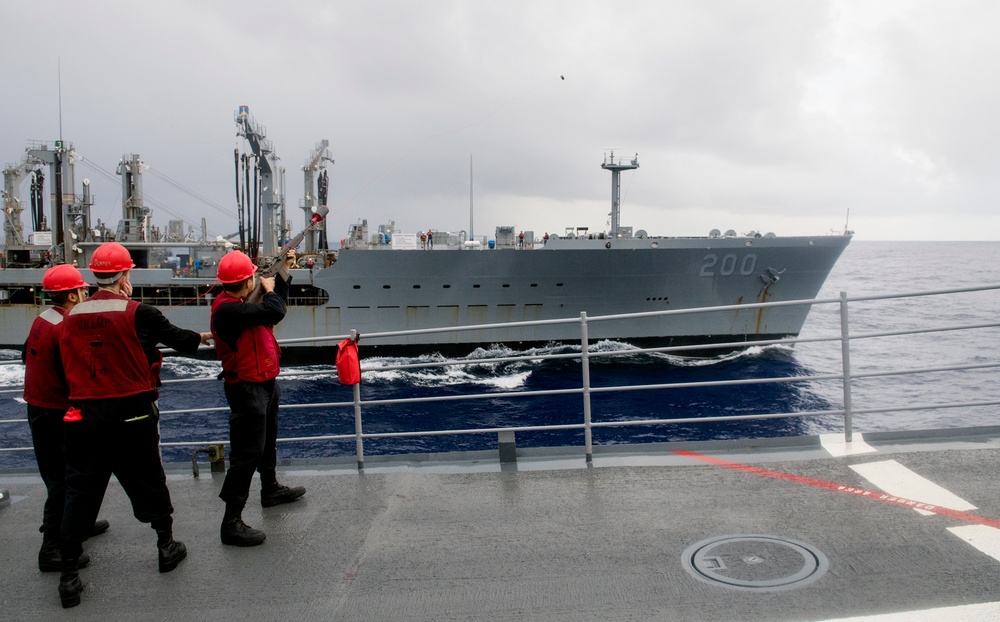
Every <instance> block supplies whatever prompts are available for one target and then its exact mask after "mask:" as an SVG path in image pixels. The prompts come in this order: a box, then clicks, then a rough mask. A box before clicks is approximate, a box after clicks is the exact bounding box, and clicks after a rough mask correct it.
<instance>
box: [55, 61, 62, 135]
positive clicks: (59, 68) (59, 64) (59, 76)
mask: <svg viewBox="0 0 1000 622" xmlns="http://www.w3.org/2000/svg"><path fill="white" fill-rule="evenodd" d="M56 73H57V79H58V81H59V144H60V145H61V144H62V139H63V136H62V58H61V57H60V58H57V59H56Z"/></svg>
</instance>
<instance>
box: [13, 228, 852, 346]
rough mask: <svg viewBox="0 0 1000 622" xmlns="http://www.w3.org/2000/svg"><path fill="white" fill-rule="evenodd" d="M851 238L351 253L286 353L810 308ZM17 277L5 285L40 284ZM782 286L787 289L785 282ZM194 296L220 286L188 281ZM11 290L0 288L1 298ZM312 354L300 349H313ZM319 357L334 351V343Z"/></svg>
mask: <svg viewBox="0 0 1000 622" xmlns="http://www.w3.org/2000/svg"><path fill="white" fill-rule="evenodd" d="M850 239H851V238H850V236H820V237H786V238H778V237H774V238H643V239H640V238H635V239H628V240H613V241H612V240H603V239H600V240H599V239H593V240H590V239H583V240H572V239H553V240H550V242H549V244H548V245H547V246H545V247H543V248H537V249H534V250H511V249H504V250H454V249H452V250H433V251H421V250H418V251H400V250H344V251H341V252H340V255H339V258H338V261H337V262H336V263H335V264H334V265H333V266H331V267H330V268H326V269H322V270H315V271H311V272H310V271H308V270H296V271H293V276H294V278H295V282H296V283H304V282H311V283H312V284H313V285H315V286H316V287H318V288H320V289H322V290H324V291H326V292H327V293H328V294H329V297H330V298H329V302H328V303H327V304H326V305H324V306H291V307H289V313H288V315H287V317H286V318H285V320H284V321H283V322H281V323H280V324H279V325H278V326H277V327H276V334H277V336H278V338H279V339H292V338H310V337H315V336H326V335H346V334H348V333H349V332H350V331H351V330H352V329H354V330H357V331H359V332H361V333H362V335H366V334H367V335H371V334H372V333H378V332H386V331H397V330H419V329H429V328H440V327H457V326H467V325H473V324H493V323H502V322H518V321H529V320H556V319H563V318H579V316H580V313H581V312H586V313H587V315H588V317H593V316H602V315H614V314H622V313H636V312H646V311H659V310H668V309H683V308H694V307H709V306H720V305H737V304H748V303H755V302H776V301H785V300H808V299H812V298H814V297H815V296H816V295H817V293H818V292H819V290H820V288H821V287H822V285H823V282H824V281H825V280H826V277H827V275H828V274H829V273H830V270H831V269H832V268H833V266H834V264H835V263H836V261H837V259H838V258H839V256H840V254H841V253H842V252H843V250H844V248H845V247H846V246H847V244H848V243H849V242H850ZM40 272H41V271H38V270H9V271H5V273H4V274H3V275H2V282H6V283H27V282H34V281H35V280H38V279H40ZM775 277H777V278H775ZM178 281H179V280H177V279H171V278H170V272H169V271H165V270H135V271H134V274H133V276H132V282H133V284H134V285H141V284H157V283H159V284H163V285H167V284H168V283H171V282H174V283H177V282H178ZM182 281H183V283H184V284H187V285H190V284H194V283H199V282H201V283H210V282H212V281H211V280H210V279H183V280H182ZM0 286H2V284H0ZM199 302H200V303H201V304H200V305H198V306H174V307H170V306H164V307H161V308H162V309H163V311H164V313H165V315H166V316H167V317H168V318H169V319H170V320H171V321H172V322H174V323H175V324H177V325H179V326H183V327H186V328H191V329H194V330H207V328H208V322H209V306H208V304H207V301H205V300H202V301H199ZM40 310H41V307H40V306H39V305H30V304H5V305H0V343H3V344H6V345H8V346H11V345H17V344H21V343H23V341H24V339H25V337H26V335H27V331H28V328H29V327H30V326H31V322H32V321H33V320H34V318H35V317H36V316H37V315H38V313H39V312H40ZM808 312H809V307H808V306H807V305H795V306H787V307H775V308H769V309H766V310H760V309H746V310H735V311H726V312H714V313H707V314H685V315H668V316H658V317H644V318H632V319H627V320H609V321H592V322H588V331H589V335H590V338H591V339H592V340H598V339H618V340H624V341H641V342H643V343H657V342H660V343H688V342H697V341H701V340H705V341H712V342H716V343H718V342H722V341H740V340H749V339H754V338H758V337H771V336H783V335H797V334H798V333H799V331H800V330H801V328H802V325H803V323H804V322H805V319H806V316H807V314H808ZM579 338H580V326H579V324H578V323H571V324H548V325H542V326H526V327H517V326H515V327H506V328H497V329H489V330H476V331H460V332H451V333H427V334H418V335H408V336H401V337H400V336H397V337H383V338H368V337H366V338H365V339H364V340H363V343H364V344H365V345H368V346H379V347H378V348H377V349H378V350H381V351H391V350H393V349H399V348H405V349H408V350H412V349H425V348H424V346H428V348H426V349H434V348H435V347H437V348H438V349H456V348H457V349H461V348H465V349H471V347H473V346H474V345H478V344H491V343H508V344H524V343H546V342H550V341H572V340H579ZM312 345H313V344H296V347H307V348H308V347H310V346H312ZM321 345H327V346H329V345H333V344H332V343H330V342H324V343H323V344H321Z"/></svg>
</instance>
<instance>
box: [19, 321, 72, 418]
mask: <svg viewBox="0 0 1000 622" xmlns="http://www.w3.org/2000/svg"><path fill="white" fill-rule="evenodd" d="M64 313H66V310H65V309H62V308H61V307H52V308H50V309H46V310H45V311H43V312H42V313H41V315H39V316H38V317H36V318H35V322H34V323H33V324H32V325H31V332H29V333H28V340H27V341H26V342H25V343H24V401H25V402H28V403H29V404H31V405H32V406H37V407H39V408H53V409H60V410H65V409H66V408H69V387H68V386H67V385H66V377H65V376H64V375H63V374H62V373H61V372H62V361H60V360H59V354H58V349H59V336H60V335H61V334H62V321H63V314H64Z"/></svg>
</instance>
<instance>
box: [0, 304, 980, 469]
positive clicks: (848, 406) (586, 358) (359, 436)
mask: <svg viewBox="0 0 1000 622" xmlns="http://www.w3.org/2000/svg"><path fill="white" fill-rule="evenodd" d="M996 290H1000V285H983V286H977V287H965V288H957V289H943V290H934V291H922V292H912V293H903V294H886V295H878V296H859V297H854V298H851V297H849V296H848V295H847V294H846V293H845V292H841V294H840V297H839V298H829V299H814V300H793V301H783V302H776V303H754V304H745V305H726V306H717V307H705V308H699V309H677V310H669V311H656V312H645V313H634V314H616V315H604V316H593V317H591V316H588V315H587V314H586V313H581V314H580V316H579V317H577V318H565V319H559V320H542V321H527V322H512V323H507V324H479V325H474V326H462V327H457V328H455V327H451V328H437V329H421V330H411V331H391V332H380V333H366V334H365V335H364V336H363V337H364V338H363V339H362V342H361V343H362V352H363V343H364V339H367V338H376V337H396V336H405V335H416V334H429V333H449V332H458V331H469V330H482V329H490V328H502V327H509V326H534V325H542V324H571V323H575V324H578V325H579V327H580V341H579V345H580V352H573V353H563V354H537V353H536V354H531V355H520V356H509V357H497V358H488V359H476V360H475V363H476V364H477V365H478V364H485V363H506V362H517V361H527V360H531V361H538V360H555V359H573V360H579V361H580V362H581V378H580V385H579V387H573V388H568V389H554V390H545V391H508V392H499V393H498V392H492V393H477V394H468V395H438V396H429V397H419V398H397V399H367V400H362V399H361V394H360V388H359V386H358V385H355V386H354V387H353V397H354V399H353V400H352V401H339V402H318V403H309V404H282V406H281V408H282V410H293V409H330V408H353V410H354V423H355V426H354V427H355V432H354V434H340V435H318V436H305V437H290V438H279V439H278V442H283V443H284V442H302V441H323V442H327V441H343V440H351V439H353V440H354V441H355V450H356V455H357V464H358V468H359V469H360V468H363V467H364V459H365V458H364V442H365V440H366V439H377V438H400V437H415V436H441V435H463V434H498V435H499V437H500V444H501V454H503V445H504V443H509V444H511V446H512V444H513V435H514V434H516V433H517V432H537V431H546V430H583V432H584V455H585V459H586V460H587V461H588V462H589V461H591V460H592V458H593V437H592V430H593V429H594V428H604V427H624V426H646V425H679V424H705V423H719V422H727V421H728V422H731V421H755V420H762V419H782V418H807V417H820V416H823V417H826V416H830V415H835V416H841V417H843V432H844V440H845V442H850V441H851V440H852V427H853V416H854V415H856V414H870V413H884V412H899V411H915V410H932V409H948V408H968V407H980V406H992V405H998V404H1000V400H992V399H991V400H982V401H958V400H956V399H954V398H948V397H946V398H944V399H942V401H940V402H932V403H908V404H905V405H902V404H901V405H894V406H891V407H881V406H880V407H867V408H866V407H864V406H861V407H859V406H858V405H855V404H853V400H852V386H853V384H854V382H855V381H856V380H860V379H864V378H878V377H887V376H911V375H918V374H929V373H938V372H967V371H973V370H983V369H990V368H996V367H1000V362H985V363H983V362H970V363H959V364H951V365H941V366H931V367H911V368H905V369H883V370H878V371H867V372H863V373H852V371H851V353H852V348H851V344H852V342H856V341H858V340H867V339H877V338H885V337H896V336H908V335H917V334H930V333H945V332H959V331H976V330H983V329H990V328H997V327H1000V322H986V323H974V324H961V325H947V326H934V325H928V326H923V327H919V328H911V329H901V330H892V331H879V332H869V333H852V332H851V330H850V329H851V323H850V314H849V310H850V304H851V303H860V302H873V301H883V300H895V299H904V298H915V297H927V296H949V295H957V294H962V293H969V292H984V291H996ZM791 305H812V306H814V307H815V306H819V305H837V306H838V314H839V318H840V332H839V334H833V335H828V336H824V337H810V338H802V337H800V338H788V339H769V340H761V341H738V342H729V343H706V344H694V345H685V346H671V347H659V348H639V349H629V350H615V351H600V352H592V351H591V350H590V349H589V346H590V342H589V338H588V327H589V325H590V324H592V323H594V322H602V321H608V320H622V319H632V318H639V317H649V316H658V315H681V314H691V313H715V312H720V311H728V310H745V309H748V308H758V307H777V306H791ZM349 337H351V335H331V336H326V337H309V338H301V339H285V340H282V341H281V344H282V345H292V344H303V343H322V342H326V341H329V342H338V341H341V340H343V339H346V338H349ZM822 342H840V344H841V348H840V363H841V373H838V374H814V375H806V376H795V377H766V378H752V379H742V380H720V381H704V382H682V383H661V384H644V385H617V386H602V387H593V386H591V381H590V380H591V379H590V360H591V359H593V358H596V357H611V356H616V355H622V354H635V353H637V352H646V353H685V352H691V351H698V350H701V351H704V350H706V349H720V348H726V349H732V348H746V347H751V346H770V345H793V344H803V343H822ZM991 351H996V348H992V349H991ZM361 363H362V367H361V371H362V374H364V373H365V371H371V370H366V368H365V365H364V363H365V361H364V359H362V361H361ZM7 364H19V363H18V362H16V361H8V362H7ZM468 364H469V361H468V360H453V359H448V360H442V361H434V362H423V363H406V364H399V365H392V366H379V367H378V371H380V372H384V371H392V370H407V369H420V368H432V367H447V366H456V365H458V366H461V365H468ZM304 375H310V376H313V375H315V372H295V371H287V372H284V373H282V374H281V376H280V377H281V378H293V377H296V376H304ZM214 380H215V378H214V377H207V378H194V379H181V380H167V381H164V385H165V389H164V390H169V387H170V386H172V385H182V384H185V383H190V382H205V381H214ZM817 381H839V382H840V384H841V386H842V404H841V405H842V408H839V409H833V410H806V411H797V412H777V413H763V414H751V415H732V416H716V417H688V418H670V419H642V420H631V421H606V422H595V421H593V419H592V413H591V403H590V398H591V396H592V395H594V394H599V393H612V392H624V391H649V390H673V389H684V388H691V387H737V386H741V385H753V384H769V383H811V382H817ZM20 391H21V389H19V388H11V389H4V390H2V391H0V393H16V392H20ZM548 395H579V396H580V399H581V400H582V402H583V418H582V420H581V421H580V422H579V423H574V424H562V425H538V426H518V427H491V428H468V429H446V430H430V431H413V432H380V433H368V432H364V420H363V412H364V410H365V408H366V407H369V406H376V405H378V406H382V405H393V404H413V403H430V402H445V401H448V402H451V401H466V400H483V399H497V398H518V399H526V400H530V399H531V398H533V397H538V396H548ZM228 410H229V408H228V406H219V407H211V408H195V409H184V410H163V411H161V412H160V415H161V416H162V415H182V414H192V413H210V412H228ZM25 423H27V420H26V419H11V420H0V424H25ZM227 443H228V441H227V440H223V439H206V440H202V441H190V442H164V443H162V444H161V445H162V446H163V447H202V448H203V447H205V446H206V445H225V444H227ZM31 450H32V448H31V447H7V448H0V451H31Z"/></svg>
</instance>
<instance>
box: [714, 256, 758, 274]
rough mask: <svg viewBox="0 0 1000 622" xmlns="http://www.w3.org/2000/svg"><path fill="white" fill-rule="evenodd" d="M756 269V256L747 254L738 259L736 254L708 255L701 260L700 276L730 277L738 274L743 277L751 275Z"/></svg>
mask: <svg viewBox="0 0 1000 622" xmlns="http://www.w3.org/2000/svg"><path fill="white" fill-rule="evenodd" d="M756 267H757V255H754V254H753V253H747V254H746V255H744V256H743V259H740V258H739V257H738V256H736V254H734V253H731V254H729V255H722V256H719V255H716V254H715V253H709V254H708V255H705V256H704V257H702V259H701V276H716V275H719V276H732V275H733V274H736V273H737V272H739V274H741V275H743V276H749V275H751V274H753V271H754V268H756Z"/></svg>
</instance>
